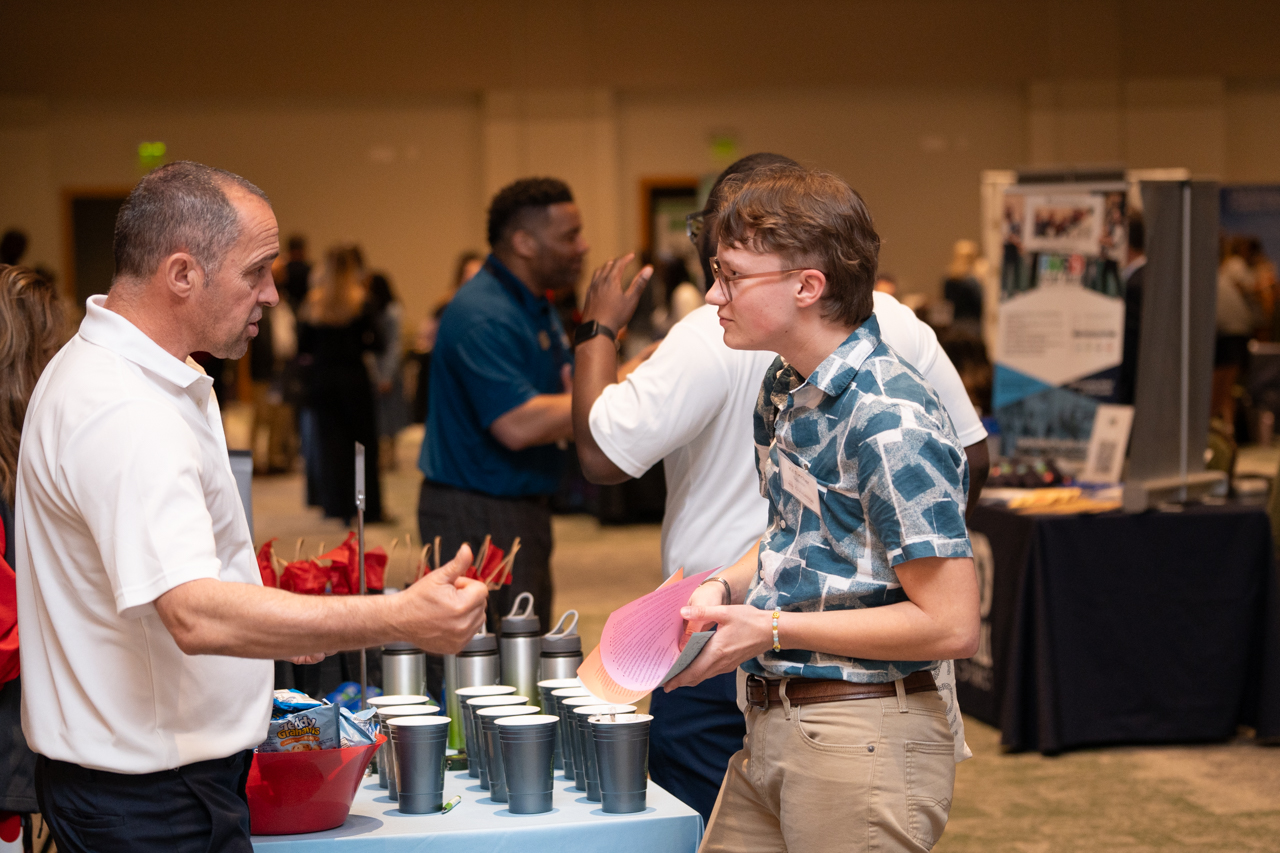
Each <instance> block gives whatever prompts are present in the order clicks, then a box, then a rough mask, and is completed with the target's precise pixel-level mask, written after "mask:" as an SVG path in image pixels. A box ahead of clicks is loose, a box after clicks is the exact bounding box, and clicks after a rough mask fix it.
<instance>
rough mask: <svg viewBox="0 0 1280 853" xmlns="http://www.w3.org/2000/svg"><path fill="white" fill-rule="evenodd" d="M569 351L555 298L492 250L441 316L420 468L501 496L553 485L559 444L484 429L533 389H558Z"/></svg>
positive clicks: (432, 476)
mask: <svg viewBox="0 0 1280 853" xmlns="http://www.w3.org/2000/svg"><path fill="white" fill-rule="evenodd" d="M572 360H573V356H572V352H571V350H570V347H569V340H568V337H567V336H566V335H565V333H564V327H563V326H561V324H560V318H559V316H558V315H557V314H556V310H555V306H553V305H552V304H551V303H550V301H548V300H547V299H546V298H545V297H543V296H537V295H535V294H534V293H533V292H532V291H530V290H529V288H528V287H526V286H525V285H524V283H523V282H521V281H520V279H518V278H516V276H515V275H514V274H513V273H512V272H511V271H510V270H508V269H507V268H506V267H505V266H504V265H503V264H502V262H501V261H499V260H498V259H497V258H496V257H494V256H493V255H490V256H489V258H488V259H487V260H486V261H485V265H484V268H483V269H481V270H480V272H478V273H477V274H476V275H475V276H474V277H473V278H472V279H471V280H470V281H468V282H467V283H466V284H464V285H463V286H462V289H461V290H459V291H458V294H457V295H456V296H455V297H454V298H453V301H452V302H450V303H449V307H448V308H446V309H445V312H444V315H443V316H442V317H441V318H440V332H439V334H438V335H437V337H436V346H435V349H434V350H433V351H432V355H431V383H430V392H429V393H430V399H429V404H428V406H427V434H426V440H425V441H424V442H423V444H422V455H421V457H420V459H419V463H418V465H419V467H420V468H421V469H422V473H423V474H424V475H426V478H427V479H428V480H430V481H432V482H435V483H442V484H444V485H447V486H454V487H456V488H460V489H467V490H469V491H475V492H482V493H484V494H488V495H496V496H500V497H528V496H534V495H549V494H552V493H553V492H555V490H556V488H557V487H558V486H559V484H560V474H561V468H562V466H563V464H564V451H562V450H560V449H559V448H557V447H556V446H555V445H554V444H544V445H541V446H538V447H529V448H525V449H523V450H509V449H507V448H506V447H504V446H503V445H502V444H501V443H500V442H499V441H498V440H497V439H496V438H494V437H493V434H492V433H491V432H490V431H489V428H490V427H491V426H492V425H493V422H494V421H496V420H497V419H498V418H500V417H502V416H503V415H504V414H506V413H507V412H509V411H511V410H512V409H515V408H517V407H519V406H521V405H523V404H524V403H526V402H528V401H529V400H531V399H533V398H534V397H536V396H538V395H540V394H561V393H563V392H564V385H563V381H562V379H561V368H562V367H563V366H564V365H566V364H571V363H572Z"/></svg>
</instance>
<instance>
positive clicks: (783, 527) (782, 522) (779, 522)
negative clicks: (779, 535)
mask: <svg viewBox="0 0 1280 853" xmlns="http://www.w3.org/2000/svg"><path fill="white" fill-rule="evenodd" d="M778 524H779V525H781V526H782V529H783V530H786V529H787V520H786V519H785V518H782V519H779V520H778Z"/></svg>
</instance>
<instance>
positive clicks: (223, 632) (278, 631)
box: [157, 578, 408, 659]
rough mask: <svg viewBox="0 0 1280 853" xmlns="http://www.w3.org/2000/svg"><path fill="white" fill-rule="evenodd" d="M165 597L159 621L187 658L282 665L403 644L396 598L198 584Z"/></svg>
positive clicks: (208, 582) (210, 582)
mask: <svg viewBox="0 0 1280 853" xmlns="http://www.w3.org/2000/svg"><path fill="white" fill-rule="evenodd" d="M171 596H173V597H174V598H173V599H172V600H169V601H168V602H167V604H168V607H167V608H166V609H165V610H164V611H162V613H161V616H162V618H163V619H164V621H165V624H166V627H168V628H169V632H170V633H171V634H173V636H174V639H175V641H177V643H178V647H179V648H181V649H182V650H183V651H184V652H186V653H187V654H192V655H195V654H206V655H229V656H233V657H246V658H268V659H273V658H274V659H282V658H290V657H297V656H301V655H310V654H315V653H317V652H325V653H328V652H334V651H340V650H343V649H358V648H365V647H368V646H373V645H380V644H382V643H386V642H391V641H395V640H405V639H408V638H407V636H405V633H404V631H403V630H402V625H401V624H400V619H399V618H398V615H397V613H396V610H397V607H396V605H397V602H396V599H397V598H399V596H396V595H392V596H382V595H379V596H318V595H314V596H303V595H296V594H294V593H291V592H285V591H283V590H278V589H269V588H263V587H256V586H253V585H251V584H241V583H227V582H224V581H219V580H213V579H212V578H206V579H202V580H196V581H191V582H189V583H185V584H182V585H181V586H179V587H175V588H174V589H172V590H170V591H169V592H167V593H165V597H166V598H169V597H171ZM161 606H162V605H160V604H159V603H157V607H158V609H159V608H160V607H161Z"/></svg>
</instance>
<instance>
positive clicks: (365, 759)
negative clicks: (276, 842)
mask: <svg viewBox="0 0 1280 853" xmlns="http://www.w3.org/2000/svg"><path fill="white" fill-rule="evenodd" d="M386 740H387V736H386V735H384V734H380V735H378V742H377V743H374V744H370V745H369V746H349V747H346V748H345V749H314V750H308V751H306V752H255V753H254V754H253V764H252V765H251V766H250V767H249V783H248V786H247V788H246V793H247V794H248V797H249V821H250V830H251V831H252V832H253V834H254V835H293V834H295V833H302V832H320V831H322V830H325V829H333V828H334V827H336V826H342V822H343V821H344V820H346V819H347V813H348V812H350V811H351V801H352V800H354V799H355V798H356V791H358V790H359V789H360V780H361V779H363V778H364V771H365V770H366V769H367V768H368V766H369V762H370V761H372V760H373V755H374V753H375V752H377V751H378V747H379V746H381V745H382V744H383V743H385V742H386Z"/></svg>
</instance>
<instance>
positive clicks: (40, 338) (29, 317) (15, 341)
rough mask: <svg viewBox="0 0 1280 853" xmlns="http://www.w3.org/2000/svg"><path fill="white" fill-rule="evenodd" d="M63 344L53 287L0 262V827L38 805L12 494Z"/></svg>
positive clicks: (63, 324)
mask: <svg viewBox="0 0 1280 853" xmlns="http://www.w3.org/2000/svg"><path fill="white" fill-rule="evenodd" d="M65 342H66V310H65V308H64V306H63V304H62V300H61V299H60V298H59V296H58V290H57V288H56V287H54V286H53V284H52V283H51V282H49V281H48V280H47V279H45V278H44V277H43V276H40V275H39V274H37V273H36V272H35V271H33V270H30V269H27V268H26V267H19V266H8V265H0V685H3V686H0V826H2V825H3V824H4V823H5V822H6V821H7V820H13V819H15V817H14V816H15V815H21V816H22V818H21V819H22V820H23V822H24V824H25V823H26V816H27V815H30V814H32V813H33V812H36V811H38V810H39V806H38V805H37V804H36V792H35V764H36V759H35V754H34V753H32V752H31V750H30V749H28V748H27V741H26V738H24V737H23V736H22V721H21V706H22V693H21V690H22V688H21V684H20V679H19V677H18V669H19V666H18V612H17V600H16V589H15V586H14V575H13V568H12V567H13V561H14V530H13V505H14V503H13V498H14V489H15V487H16V485H17V479H18V442H19V440H20V438H21V435H22V421H23V419H24V418H25V417H26V413H27V403H28V401H29V400H30V399H31V392H32V391H33V390H34V389H35V387H36V380H38V379H39V378H40V374H41V372H43V371H44V368H45V365H47V364H48V363H49V360H50V359H51V358H53V356H54V354H55V353H56V352H57V351H58V348H59V347H61V346H62V344H63V343H65ZM27 829H28V831H29V824H28V825H27Z"/></svg>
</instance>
